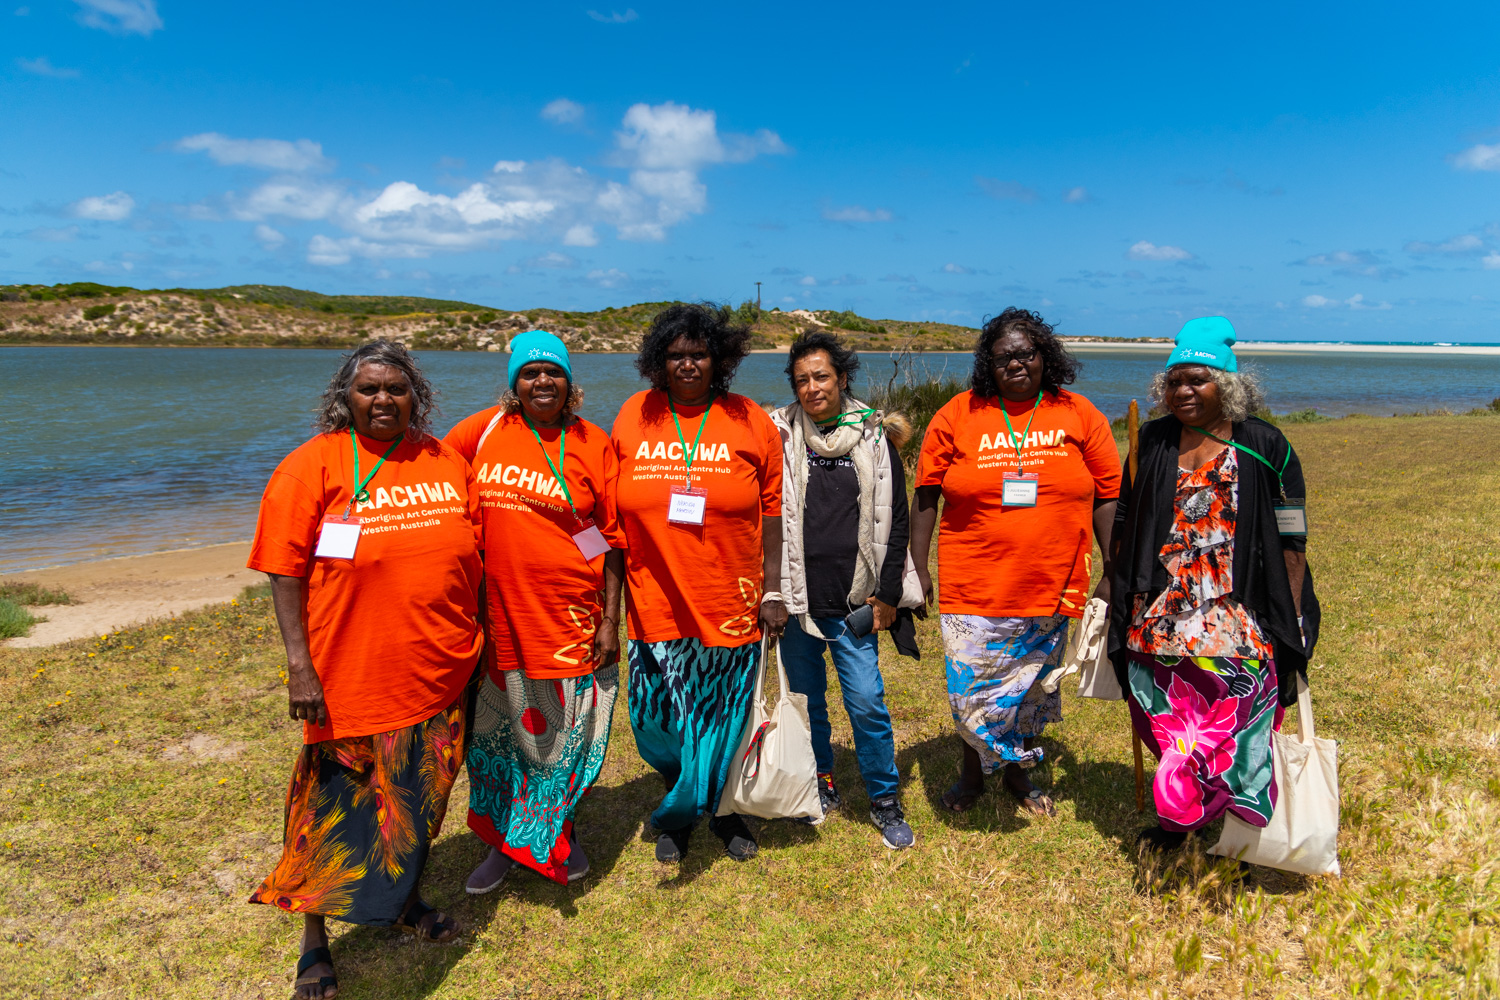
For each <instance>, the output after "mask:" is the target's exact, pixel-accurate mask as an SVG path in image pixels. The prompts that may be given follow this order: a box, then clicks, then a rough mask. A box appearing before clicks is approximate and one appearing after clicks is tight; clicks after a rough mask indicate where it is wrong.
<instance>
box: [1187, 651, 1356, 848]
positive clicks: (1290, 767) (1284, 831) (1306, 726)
mask: <svg viewBox="0 0 1500 1000" xmlns="http://www.w3.org/2000/svg"><path fill="white" fill-rule="evenodd" d="M1297 717H1298V720H1299V721H1298V729H1299V730H1300V733H1299V734H1298V735H1297V736H1291V735H1288V734H1286V733H1272V734H1271V757H1272V763H1271V766H1272V767H1274V768H1275V769H1276V770H1275V773H1276V792H1277V795H1276V810H1275V811H1274V812H1273V813H1272V814H1271V822H1270V823H1268V824H1266V826H1265V828H1264V829H1260V828H1258V827H1253V826H1251V825H1250V824H1249V823H1246V822H1245V821H1244V820H1242V819H1238V818H1237V817H1235V816H1234V814H1233V813H1231V814H1229V815H1227V816H1225V817H1224V832H1223V834H1221V835H1220V837H1219V842H1218V843H1217V844H1215V845H1214V846H1213V847H1211V848H1209V851H1208V853H1210V854H1222V855H1224V856H1226V857H1231V858H1239V859H1240V860H1241V861H1248V862H1250V863H1251V864H1252V865H1265V866H1266V867H1267V868H1280V869H1281V870H1283V871H1289V872H1301V873H1302V874H1304V875H1337V874H1339V850H1338V839H1339V764H1338V744H1336V743H1335V742H1334V741H1333V740H1320V739H1318V738H1317V737H1316V736H1315V735H1314V733H1313V714H1312V696H1311V695H1309V694H1308V691H1307V682H1306V681H1305V680H1303V679H1302V677H1301V676H1300V675H1299V676H1298V677H1297Z"/></svg>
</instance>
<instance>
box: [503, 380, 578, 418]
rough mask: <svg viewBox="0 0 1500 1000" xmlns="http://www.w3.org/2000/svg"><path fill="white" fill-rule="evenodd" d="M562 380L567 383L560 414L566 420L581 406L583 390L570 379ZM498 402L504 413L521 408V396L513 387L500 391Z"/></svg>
mask: <svg viewBox="0 0 1500 1000" xmlns="http://www.w3.org/2000/svg"><path fill="white" fill-rule="evenodd" d="M563 381H565V382H567V383H568V398H567V400H566V401H565V402H564V403H563V408H562V413H561V414H560V416H561V417H562V418H563V419H565V420H566V419H567V418H568V417H571V416H572V415H573V414H574V413H576V412H578V409H579V407H581V406H583V390H582V389H580V388H579V387H578V383H576V382H574V381H573V380H572V379H564V380H563ZM499 403H500V409H501V410H503V411H504V412H506V413H519V412H520V410H521V397H520V396H518V395H516V390H514V389H506V390H505V391H504V392H502V393H501V394H500V399H499Z"/></svg>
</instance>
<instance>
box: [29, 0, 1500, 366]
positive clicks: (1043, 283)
mask: <svg viewBox="0 0 1500 1000" xmlns="http://www.w3.org/2000/svg"><path fill="white" fill-rule="evenodd" d="M10 3H11V4H12V5H13V6H11V7H10V8H9V9H0V28H3V30H0V48H3V52H0V122H3V123H4V127H3V129H0V282H23V281H24V282H46V283H53V282H57V281H70V280H96V281H103V282H107V283H119V284H131V285H135V286H137V287H163V286H177V285H184V286H193V287H206V286H218V285H225V284H239V283H250V282H263V283H270V284H286V285H293V286H297V287H303V288H312V289H315V290H318V291H323V292H330V293H339V292H347V293H402V294H422V295H434V296H441V297H455V298H462V299H466V300H470V301H475V302H481V303H484V304H488V305H494V306H499V307H502V308H513V309H520V308H526V307H532V306H555V307H562V308H577V309H592V308H599V307H602V306H605V305H619V304H625V303H629V302H637V301H644V300H655V299H663V298H710V299H718V300H729V301H733V302H738V301H740V300H741V299H744V298H747V297H753V296H754V294H755V282H756V281H761V282H763V296H764V302H765V304H766V305H767V306H768V307H769V306H770V305H780V306H781V307H782V308H794V307H808V308H820V309H821V308H835V309H843V308H853V309H856V310H858V311H859V312H861V313H863V314H866V315H871V316H877V317H894V318H905V319H932V320H947V321H951V322H959V323H965V324H970V325H974V324H977V323H978V322H979V321H980V320H981V319H982V318H983V317H984V316H986V315H989V314H993V313H995V312H998V311H999V310H1000V309H1002V308H1004V307H1005V306H1007V305H1021V306H1026V307H1030V308H1035V309H1038V310H1040V311H1041V312H1042V313H1043V315H1045V316H1046V317H1047V318H1048V319H1049V320H1051V321H1053V322H1054V323H1056V324H1057V325H1058V327H1059V329H1061V330H1063V331H1064V332H1067V333H1074V334H1097V335H1123V336H1141V335H1157V336H1170V335H1171V334H1172V333H1173V332H1174V331H1175V330H1176V328H1177V326H1178V325H1180V323H1181V322H1182V320H1183V319H1185V318H1187V317H1191V316H1195V315H1203V314H1210V313H1222V314H1224V315H1227V316H1229V317H1230V318H1231V319H1232V320H1234V322H1235V324H1236V326H1237V327H1238V328H1239V330H1240V334H1241V337H1242V338H1243V339H1253V338H1267V339H1342V340H1443V341H1448V340H1455V341H1493V340H1500V46H1497V45H1496V44H1495V43H1496V39H1497V38H1500V31H1497V29H1500V7H1496V6H1495V5H1493V4H1483V5H1482V4H1470V5H1464V6H1455V5H1442V4H1439V5H1424V6H1422V7H1421V8H1417V7H1415V6H1412V5H1381V4H1374V5H1372V4H1368V3H1367V4H1360V5H1357V6H1356V5H1352V4H1351V5H1332V4H1325V5H1306V4H1298V5H1284V6H1278V5H1271V4H1260V5H1240V6H1235V7H1231V6H1226V5H1218V6H1212V7H1211V6H1210V5H1203V4H1193V5H1185V4H1184V5H1167V4H1158V5H1149V9H1144V8H1142V6H1141V5H1119V4H1109V5H1105V4H1092V5H1046V6H1048V7H1049V9H1045V10H1038V9H1036V8H1037V7H1038V6H1042V5H1019V4H996V3H991V4H983V5H980V4H974V5H945V4H933V5H927V6H920V7H913V6H912V5H910V4H899V5H898V4H879V3H867V4H862V5H858V6H856V5H838V4H808V3H805V2H804V3H799V4H787V5H776V4H754V5H751V4H744V5H728V4H704V3H701V2H700V3H694V4H661V3H653V2H651V0H629V3H630V6H612V7H606V6H593V7H590V6H587V5H584V6H571V5H567V4H534V3H533V4H525V5H521V4H504V3H492V4H452V3H434V2H429V3H425V4H394V3H379V2H369V0H367V2H363V3H359V4H334V3H321V4H307V3H300V4H281V3H276V2H270V0H267V2H262V3H259V4H256V5H246V4H222V3H216V4H207V3H195V4H188V3H181V2H177V0H22V2H17V0H10Z"/></svg>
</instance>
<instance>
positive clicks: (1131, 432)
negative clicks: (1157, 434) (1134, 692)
mask: <svg viewBox="0 0 1500 1000" xmlns="http://www.w3.org/2000/svg"><path fill="white" fill-rule="evenodd" d="M1125 434H1126V439H1127V440H1128V441H1129V442H1130V459H1129V462H1130V486H1131V489H1132V491H1133V490H1134V489H1135V474H1136V470H1137V469H1139V468H1140V465H1141V408H1140V406H1139V405H1138V404H1137V403H1136V401H1135V400H1133V399H1132V400H1131V401H1130V413H1129V415H1127V416H1126V418H1125ZM1114 596H1115V597H1116V599H1117V600H1118V599H1119V597H1121V596H1123V595H1114ZM1125 697H1127V698H1128V697H1130V692H1128V691H1127V692H1126V693H1125ZM1130 736H1131V742H1132V743H1133V744H1134V745H1135V811H1136V812H1138V813H1143V812H1145V811H1146V765H1145V762H1144V760H1143V759H1142V757H1141V734H1140V733H1138V732H1136V731H1135V726H1131V727H1130Z"/></svg>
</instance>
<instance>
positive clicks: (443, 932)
mask: <svg viewBox="0 0 1500 1000" xmlns="http://www.w3.org/2000/svg"><path fill="white" fill-rule="evenodd" d="M429 913H436V914H437V919H436V920H434V921H433V922H432V923H431V924H429V925H428V927H427V929H426V930H425V931H424V930H422V927H421V924H422V918H423V917H425V916H427V914H429ZM396 926H397V927H399V928H401V933H403V934H414V935H416V936H417V938H418V939H419V940H422V941H426V942H428V943H429V944H446V943H448V942H449V941H452V940H453V939H454V938H456V937H458V936H459V935H460V934H462V933H463V925H462V924H460V923H459V922H458V921H457V920H454V919H453V918H452V917H450V916H448V914H446V913H442V912H439V911H438V910H437V909H435V908H433V907H431V906H428V905H427V904H426V903H424V902H423V901H422V900H420V899H419V900H417V901H416V902H415V903H412V904H410V905H408V906H407V908H406V912H404V913H402V914H401V919H399V920H397V921H396Z"/></svg>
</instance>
